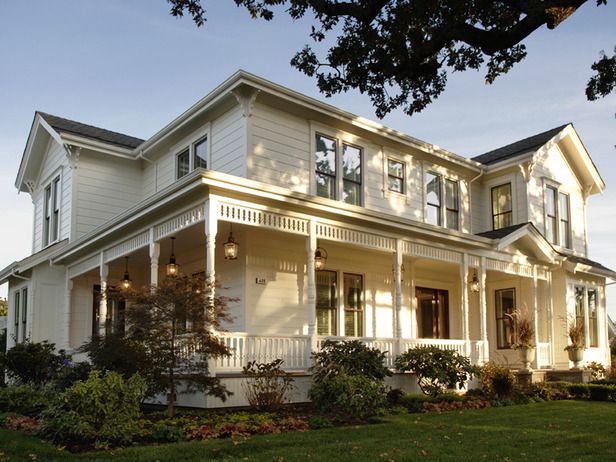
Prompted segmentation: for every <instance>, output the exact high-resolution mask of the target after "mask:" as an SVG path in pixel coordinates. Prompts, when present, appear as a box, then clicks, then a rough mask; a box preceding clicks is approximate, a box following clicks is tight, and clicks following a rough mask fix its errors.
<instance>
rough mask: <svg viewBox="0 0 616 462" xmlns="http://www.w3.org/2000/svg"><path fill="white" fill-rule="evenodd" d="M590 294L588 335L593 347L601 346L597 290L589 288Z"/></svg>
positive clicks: (588, 293) (588, 294) (588, 292)
mask: <svg viewBox="0 0 616 462" xmlns="http://www.w3.org/2000/svg"><path fill="white" fill-rule="evenodd" d="M586 293H587V296H588V336H589V339H588V340H589V344H590V346H591V347H598V346H599V315H598V309H597V308H598V307H597V291H596V290H595V289H590V288H589V289H588V290H587V292H586Z"/></svg>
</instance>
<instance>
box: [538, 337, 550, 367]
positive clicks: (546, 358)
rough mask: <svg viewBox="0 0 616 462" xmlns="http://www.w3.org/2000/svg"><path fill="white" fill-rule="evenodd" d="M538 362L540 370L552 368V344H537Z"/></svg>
mask: <svg viewBox="0 0 616 462" xmlns="http://www.w3.org/2000/svg"><path fill="white" fill-rule="evenodd" d="M537 362H538V363H539V364H538V366H539V368H544V367H550V366H551V365H552V364H551V363H552V362H551V361H550V344H549V343H547V342H545V343H544V342H538V343H537Z"/></svg>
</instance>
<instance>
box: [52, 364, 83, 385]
mask: <svg viewBox="0 0 616 462" xmlns="http://www.w3.org/2000/svg"><path fill="white" fill-rule="evenodd" d="M91 371H92V365H91V364H90V363H87V362H77V363H74V362H72V361H70V360H67V361H64V363H63V364H62V366H61V367H60V369H58V371H57V372H56V374H55V376H54V378H53V380H52V382H51V387H52V388H53V389H54V390H56V391H64V390H66V389H67V388H69V387H71V386H73V384H74V383H75V382H78V381H80V380H87V378H88V375H89V374H90V372H91Z"/></svg>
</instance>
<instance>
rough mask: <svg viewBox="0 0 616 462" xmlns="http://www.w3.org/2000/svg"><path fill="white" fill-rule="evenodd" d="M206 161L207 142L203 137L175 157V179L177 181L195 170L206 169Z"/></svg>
mask: <svg viewBox="0 0 616 462" xmlns="http://www.w3.org/2000/svg"><path fill="white" fill-rule="evenodd" d="M207 160H208V142H207V137H205V138H202V139H200V140H199V141H197V142H196V143H193V144H192V145H190V146H189V147H188V148H186V149H184V150H183V151H180V153H179V154H177V155H176V156H175V172H176V175H175V178H176V179H177V180H179V179H180V178H182V177H183V176H186V175H188V174H189V173H190V172H192V171H193V170H195V169H197V168H207Z"/></svg>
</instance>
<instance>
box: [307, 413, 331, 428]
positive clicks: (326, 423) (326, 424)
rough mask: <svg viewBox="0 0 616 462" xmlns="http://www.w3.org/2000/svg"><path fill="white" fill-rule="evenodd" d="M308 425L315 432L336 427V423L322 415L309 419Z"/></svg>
mask: <svg viewBox="0 0 616 462" xmlns="http://www.w3.org/2000/svg"><path fill="white" fill-rule="evenodd" d="M308 425H309V426H310V428H312V429H313V430H318V429H319V428H332V427H333V426H334V422H332V420H331V419H329V418H327V417H324V416H322V415H313V416H310V418H309V419H308Z"/></svg>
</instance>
